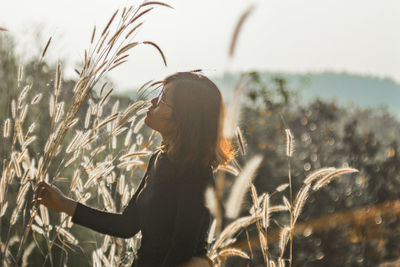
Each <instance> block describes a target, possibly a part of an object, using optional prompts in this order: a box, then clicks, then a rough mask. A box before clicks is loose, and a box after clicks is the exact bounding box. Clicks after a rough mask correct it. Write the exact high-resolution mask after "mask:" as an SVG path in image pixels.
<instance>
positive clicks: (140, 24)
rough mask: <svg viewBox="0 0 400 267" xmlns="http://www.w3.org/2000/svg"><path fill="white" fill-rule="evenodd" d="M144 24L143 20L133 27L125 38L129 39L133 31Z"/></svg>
mask: <svg viewBox="0 0 400 267" xmlns="http://www.w3.org/2000/svg"><path fill="white" fill-rule="evenodd" d="M142 25H143V22H141V23H139V24H138V25H136V26H135V27H133V28H132V30H130V31H129V32H128V33H127V34H126V35H125V39H128V38H129V36H131V35H132V33H134V32H135V31H136V30H137V29H139V28H140V27H141V26H142Z"/></svg>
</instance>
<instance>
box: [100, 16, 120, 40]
mask: <svg viewBox="0 0 400 267" xmlns="http://www.w3.org/2000/svg"><path fill="white" fill-rule="evenodd" d="M118 11H119V10H116V11H115V12H114V14H113V15H112V16H111V18H110V20H109V21H108V23H107V25H106V27H104V30H103V32H102V33H101V36H104V34H105V33H106V31H107V30H108V28H109V27H110V25H111V23H112V22H113V20H114V18H115V16H116V15H117V13H118Z"/></svg>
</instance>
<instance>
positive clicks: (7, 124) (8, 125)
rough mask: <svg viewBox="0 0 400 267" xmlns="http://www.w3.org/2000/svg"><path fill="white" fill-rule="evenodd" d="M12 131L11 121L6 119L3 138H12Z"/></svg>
mask: <svg viewBox="0 0 400 267" xmlns="http://www.w3.org/2000/svg"><path fill="white" fill-rule="evenodd" d="M10 129H11V119H6V120H5V121H4V126H3V136H4V138H7V137H9V136H10Z"/></svg>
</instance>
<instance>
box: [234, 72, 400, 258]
mask: <svg viewBox="0 0 400 267" xmlns="http://www.w3.org/2000/svg"><path fill="white" fill-rule="evenodd" d="M251 75H252V77H253V80H252V83H251V84H250V86H249V90H248V92H247V100H246V101H245V104H244V107H243V111H242V119H241V121H242V123H241V128H242V131H243V134H244V139H245V140H246V141H247V147H248V155H247V156H246V158H248V157H250V156H251V155H253V154H259V153H261V154H262V155H263V156H264V159H265V160H264V161H263V164H262V166H260V168H259V170H258V176H257V177H256V179H255V181H254V183H255V185H256V187H257V189H258V191H259V192H273V191H274V189H275V188H276V187H277V186H278V185H280V184H282V183H285V182H287V172H288V166H287V161H286V158H285V139H284V130H285V129H286V128H289V129H290V130H291V131H292V134H293V136H294V139H295V152H294V156H293V158H292V166H291V169H292V181H293V187H294V191H297V190H298V189H299V188H300V186H301V185H302V182H303V180H304V178H305V177H306V176H307V175H308V174H310V173H311V172H312V171H313V170H317V169H319V168H321V167H324V166H351V167H353V168H356V169H358V170H360V173H359V174H357V175H354V176H352V177H346V178H343V179H338V180H337V181H335V182H332V183H331V184H330V185H329V186H328V187H325V188H323V189H321V190H320V191H316V192H311V193H310V197H309V200H308V203H307V204H306V206H305V208H304V210H303V212H302V215H301V216H300V222H299V223H303V222H304V223H307V222H311V221H312V220H313V219H317V218H323V217H324V216H328V215H330V214H335V213H340V212H344V211H352V210H356V209H358V208H362V207H365V206H368V205H376V204H382V203H385V202H388V201H394V200H397V199H398V196H399V193H400V155H399V151H400V147H399V141H400V137H399V136H400V123H399V121H397V120H396V119H395V118H394V117H393V116H392V115H390V114H389V113H387V112H385V111H382V110H378V109H354V108H352V109H347V108H346V107H340V106H337V105H336V103H335V102H328V101H322V100H318V99H317V100H315V101H313V102H312V103H310V104H309V105H304V104H300V101H298V99H297V96H296V94H295V93H294V92H293V89H291V88H288V87H287V84H286V83H285V79H283V78H281V77H275V78H272V79H270V80H263V79H262V78H260V75H258V74H257V73H251ZM243 160H244V159H243ZM284 193H285V192H284ZM285 194H286V196H287V197H288V198H289V196H288V192H286V193H285ZM281 197H282V195H275V196H272V197H271V202H272V204H274V203H276V204H278V203H282V199H281ZM382 212H386V211H382ZM246 213H247V212H246ZM374 218H375V219H371V218H367V217H365V218H364V219H359V220H350V219H349V220H350V221H344V222H343V223H342V224H339V225H337V227H335V228H333V229H332V228H328V227H327V228H326V229H323V230H321V229H320V230H318V231H316V232H313V233H312V234H311V235H309V234H304V235H305V236H299V237H297V238H295V239H294V241H295V243H294V262H293V264H294V266H376V265H377V264H378V263H380V262H383V261H387V260H391V259H393V258H395V257H399V256H400V254H399V253H398V251H399V247H398V245H396V246H393V244H399V243H400V242H399V241H400V239H399V236H398V235H397V231H396V230H395V229H396V227H398V226H400V220H399V219H398V217H396V214H390V213H389V214H387V213H386V215H385V216H380V214H379V213H378V214H376V215H375V217H374ZM276 219H277V220H278V219H279V220H278V221H279V222H281V221H283V222H285V220H287V219H288V218H287V217H286V219H285V216H284V215H283V217H276ZM360 220H361V221H360ZM274 229H275V230H279V226H277V225H276V224H273V225H272V230H274ZM355 236H356V237H355ZM243 238H245V237H243ZM271 253H278V252H277V251H275V252H273V251H272V252H271ZM339 255H340V256H339ZM258 256H259V261H260V262H263V260H262V258H261V256H260V255H258ZM232 266H234V265H232ZM238 266H239V265H238Z"/></svg>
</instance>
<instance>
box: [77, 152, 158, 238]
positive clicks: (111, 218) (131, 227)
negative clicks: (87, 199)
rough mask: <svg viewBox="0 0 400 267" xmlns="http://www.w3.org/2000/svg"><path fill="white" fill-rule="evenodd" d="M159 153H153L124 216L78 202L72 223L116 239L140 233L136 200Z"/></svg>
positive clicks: (123, 213)
mask: <svg viewBox="0 0 400 267" xmlns="http://www.w3.org/2000/svg"><path fill="white" fill-rule="evenodd" d="M157 153H158V151H156V152H155V153H153V155H152V156H151V158H150V160H149V164H148V167H147V170H146V173H145V174H144V176H143V178H142V181H141V182H140V185H139V187H138V189H137V190H136V192H135V194H134V195H133V197H132V198H131V200H130V201H129V204H128V206H127V207H126V208H125V209H124V211H123V212H122V214H118V213H109V212H104V211H100V210H97V209H93V208H90V207H88V206H85V205H83V204H81V203H79V202H78V203H77V205H76V209H75V212H74V215H73V216H72V222H74V223H76V224H80V225H82V226H85V227H88V228H90V229H92V230H95V231H97V232H100V233H102V234H106V235H112V236H116V237H123V238H130V237H132V236H134V235H135V234H136V233H137V232H139V230H140V225H139V215H138V211H137V207H136V198H137V195H138V193H139V192H140V190H142V188H143V186H144V184H145V182H146V176H147V173H148V171H149V169H150V168H151V166H152V165H153V161H154V158H155V156H156V154H157Z"/></svg>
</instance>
